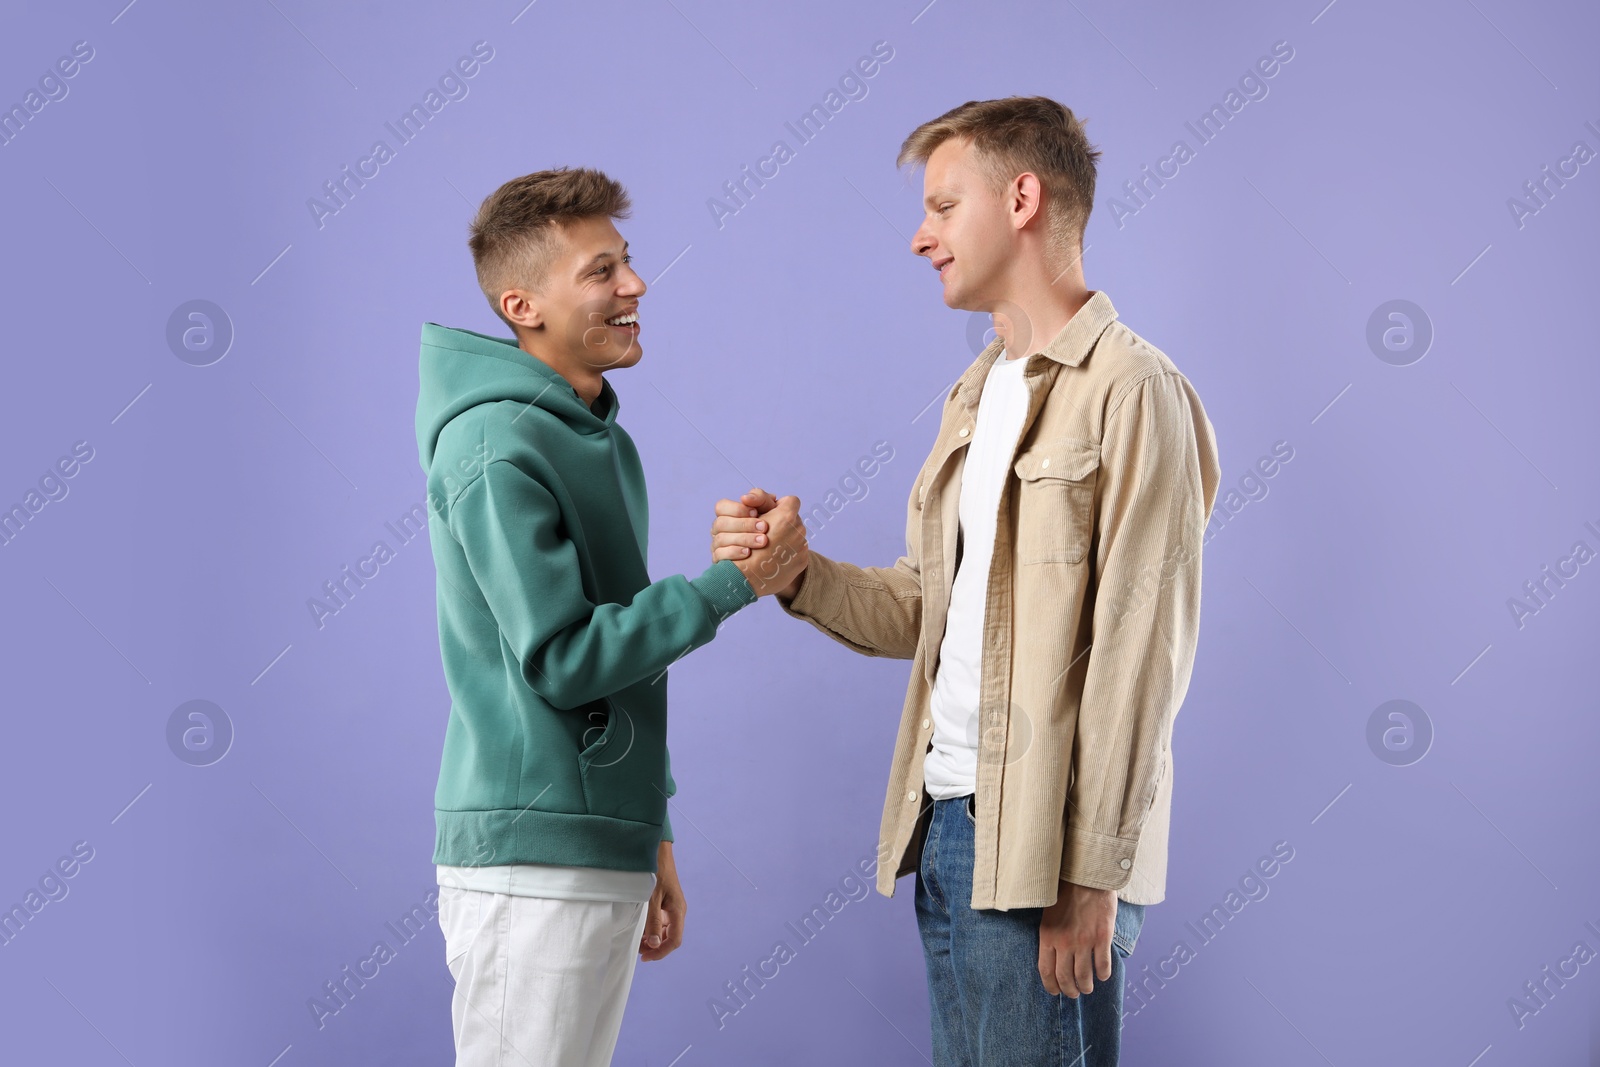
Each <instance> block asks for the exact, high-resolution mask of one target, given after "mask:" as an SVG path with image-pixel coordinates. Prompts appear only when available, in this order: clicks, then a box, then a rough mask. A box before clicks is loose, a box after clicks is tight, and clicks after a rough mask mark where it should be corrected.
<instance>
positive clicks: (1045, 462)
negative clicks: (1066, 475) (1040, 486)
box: [1039, 456, 1050, 470]
mask: <svg viewBox="0 0 1600 1067" xmlns="http://www.w3.org/2000/svg"><path fill="white" fill-rule="evenodd" d="M1048 466H1050V457H1049V456H1046V457H1044V458H1043V459H1041V460H1040V461H1039V467H1040V469H1041V470H1042V469H1043V468H1045V467H1048Z"/></svg>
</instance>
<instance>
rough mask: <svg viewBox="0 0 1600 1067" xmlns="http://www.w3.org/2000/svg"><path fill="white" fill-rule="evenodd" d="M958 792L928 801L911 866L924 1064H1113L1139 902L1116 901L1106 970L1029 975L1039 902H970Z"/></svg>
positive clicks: (966, 829)
mask: <svg viewBox="0 0 1600 1067" xmlns="http://www.w3.org/2000/svg"><path fill="white" fill-rule="evenodd" d="M967 802H968V798H967V797H955V798H953V799H950V800H938V801H935V802H934V805H933V818H932V821H931V822H930V823H929V825H928V836H927V839H926V840H925V841H924V842H923V847H922V863H921V866H920V867H919V869H918V870H917V929H918V931H919V932H920V933H921V934H922V950H923V955H924V957H925V958H926V960H927V964H928V997H929V1000H930V1002H931V1004H932V1009H933V1062H934V1067H1115V1065H1116V1062H1117V1054H1118V1050H1119V1049H1120V1047H1121V1036H1122V983H1123V963H1122V961H1123V959H1125V958H1126V957H1127V956H1129V955H1131V954H1132V953H1133V947H1134V944H1135V942H1137V941H1138V939H1139V930H1140V928H1141V927H1142V926H1143V925H1144V905H1142V904H1129V903H1127V902H1126V901H1122V900H1119V901H1117V921H1116V930H1115V933H1114V934H1113V935H1112V938H1111V944H1112V953H1111V979H1110V981H1106V982H1102V981H1100V980H1099V978H1098V977H1096V979H1095V983H1094V992H1092V993H1089V994H1087V995H1080V996H1078V997H1069V996H1067V995H1066V994H1064V993H1058V994H1055V995H1053V996H1052V995H1051V994H1050V993H1048V992H1046V991H1045V988H1044V983H1043V982H1042V981H1040V979H1039V920H1040V918H1041V916H1042V915H1043V913H1044V909H1042V908H1017V909H1013V910H1011V911H992V910H987V909H985V910H980V911H974V910H973V908H972V906H971V904H972V836H973V827H974V822H973V817H972V812H971V810H970V809H969V808H968V806H967Z"/></svg>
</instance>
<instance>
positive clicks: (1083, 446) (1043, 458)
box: [1012, 437, 1100, 482]
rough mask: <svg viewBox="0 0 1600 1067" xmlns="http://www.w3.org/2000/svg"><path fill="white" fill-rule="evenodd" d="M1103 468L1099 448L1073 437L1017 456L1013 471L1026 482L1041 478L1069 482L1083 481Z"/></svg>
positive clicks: (1040, 445) (1031, 449)
mask: <svg viewBox="0 0 1600 1067" xmlns="http://www.w3.org/2000/svg"><path fill="white" fill-rule="evenodd" d="M1098 466H1100V446H1099V445H1097V444H1095V443H1094V442H1093V441H1084V440H1080V439H1078V438H1074V437H1062V438H1057V439H1056V440H1054V441H1041V442H1040V443H1038V444H1036V445H1034V446H1033V447H1032V448H1030V449H1028V450H1027V451H1026V452H1023V453H1021V454H1019V455H1018V456H1017V461H1016V463H1015V464H1013V466H1012V469H1013V470H1015V471H1016V472H1017V477H1018V478H1021V479H1023V480H1024V481H1033V480H1035V479H1038V478H1061V479H1063V480H1065V481H1069V482H1077V481H1082V480H1083V479H1085V478H1087V477H1089V475H1091V474H1093V473H1094V471H1095V468H1096V467H1098Z"/></svg>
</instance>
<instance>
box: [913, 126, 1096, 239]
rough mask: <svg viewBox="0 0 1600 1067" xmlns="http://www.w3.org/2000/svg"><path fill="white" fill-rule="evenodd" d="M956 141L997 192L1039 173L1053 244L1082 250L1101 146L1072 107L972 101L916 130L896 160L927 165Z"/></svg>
mask: <svg viewBox="0 0 1600 1067" xmlns="http://www.w3.org/2000/svg"><path fill="white" fill-rule="evenodd" d="M951 138H961V139H963V140H966V141H967V142H969V143H970V144H971V145H972V148H973V150H974V152H975V154H976V156H977V158H978V160H979V165H980V168H981V169H982V170H983V172H984V173H985V175H986V176H987V177H988V179H989V185H990V188H991V189H993V190H994V191H995V192H996V193H1000V192H1003V191H1004V190H1005V188H1006V186H1007V185H1009V184H1010V183H1011V181H1012V180H1013V179H1015V178H1016V176H1017V175H1019V174H1021V173H1023V172H1024V171H1027V172H1031V173H1033V174H1035V175H1037V176H1038V178H1039V184H1040V185H1041V186H1043V187H1044V193H1045V196H1044V210H1045V220H1046V234H1047V238H1046V239H1047V243H1048V244H1049V245H1051V246H1052V248H1053V250H1054V251H1055V252H1056V253H1057V254H1066V253H1067V252H1068V251H1069V250H1071V249H1072V248H1073V247H1074V246H1076V247H1078V248H1080V249H1081V248H1082V244H1083V231H1084V228H1085V227H1087V226H1088V224H1089V212H1090V211H1091V210H1092V209H1093V207H1094V179H1095V164H1096V162H1097V161H1098V160H1099V159H1100V150H1099V149H1098V148H1096V147H1095V146H1094V145H1092V144H1090V143H1089V138H1088V137H1087V135H1085V133H1084V130H1083V120H1082V119H1080V118H1078V117H1077V116H1076V115H1074V114H1073V113H1072V109H1071V108H1069V107H1067V106H1065V105H1064V104H1059V103H1057V102H1056V101H1054V100H1051V99H1050V98H1049V97H1047V96H1008V97H1005V98H1004V99H1000V100H968V101H967V102H966V103H965V104H962V105H961V106H960V107H957V108H952V109H951V110H949V111H946V112H945V113H944V114H943V115H940V116H939V117H938V118H936V119H931V120H929V121H928V122H924V123H923V124H922V125H921V126H918V127H917V128H916V129H914V130H912V131H911V134H910V136H908V137H907V138H906V139H905V143H904V144H902V145H901V146H900V155H899V157H898V158H897V159H896V160H895V163H896V164H897V165H899V166H902V167H903V166H905V165H906V164H907V163H916V164H921V165H924V166H926V165H927V162H928V157H929V156H931V155H933V151H934V149H936V148H938V147H939V146H940V145H941V144H943V143H944V142H946V141H948V140H950V139H951Z"/></svg>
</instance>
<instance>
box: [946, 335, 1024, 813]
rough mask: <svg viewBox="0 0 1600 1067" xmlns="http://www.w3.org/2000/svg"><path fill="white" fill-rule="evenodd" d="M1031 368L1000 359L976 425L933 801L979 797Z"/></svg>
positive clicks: (965, 486)
mask: <svg viewBox="0 0 1600 1067" xmlns="http://www.w3.org/2000/svg"><path fill="white" fill-rule="evenodd" d="M1027 362H1028V360H1027V358H1026V357H1023V358H1021V359H1008V358H1007V354H1006V353H1005V352H1004V351H1002V352H1001V353H1000V355H999V357H998V358H996V359H995V361H994V364H993V365H992V366H991V367H990V368H989V375H988V377H986V378H985V379H984V382H983V393H982V394H981V395H980V397H979V398H978V424H977V426H976V427H974V429H973V431H972V443H971V444H969V445H968V446H967V458H966V461H965V463H964V464H963V465H962V468H961V501H960V505H959V509H958V514H959V518H960V523H961V527H960V529H961V563H960V564H959V566H958V567H957V569H956V577H955V582H954V584H953V585H952V587H951V590H950V611H949V615H948V617H947V619H946V621H945V627H944V637H943V639H942V640H941V641H940V643H939V669H938V672H937V673H936V674H935V675H934V680H933V694H932V698H931V703H932V711H933V748H932V749H931V750H930V751H929V752H928V754H927V756H926V757H924V759H923V764H922V775H923V780H924V783H925V784H926V786H927V790H928V795H929V796H931V797H933V798H934V799H935V800H947V799H949V798H951V797H959V796H964V795H966V794H967V793H971V792H974V791H975V790H976V789H977V775H978V737H979V733H978V731H979V723H978V693H979V684H980V682H981V681H982V663H983V613H984V601H985V599H986V597H987V594H988V588H989V561H990V560H991V559H992V558H993V555H994V530H995V516H996V513H997V512H998V510H999V507H1000V490H1001V488H1002V487H1003V486H1004V485H1005V481H1006V476H1007V475H1008V474H1009V473H1010V471H1011V462H1012V459H1013V457H1014V455H1015V454H1016V448H1017V435H1018V433H1020V432H1021V430H1022V420H1023V418H1024V416H1026V415H1027V412H1028V386H1027V384H1026V383H1025V382H1023V380H1022V369H1023V367H1025V366H1026V365H1027Z"/></svg>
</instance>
